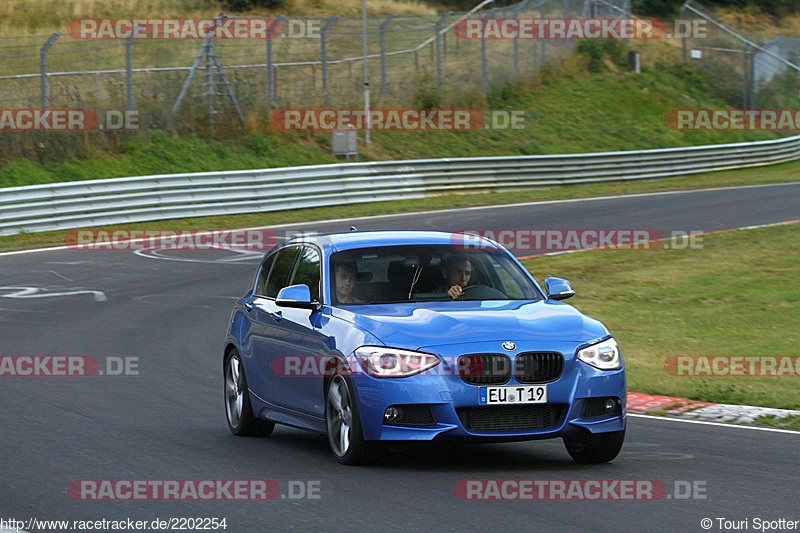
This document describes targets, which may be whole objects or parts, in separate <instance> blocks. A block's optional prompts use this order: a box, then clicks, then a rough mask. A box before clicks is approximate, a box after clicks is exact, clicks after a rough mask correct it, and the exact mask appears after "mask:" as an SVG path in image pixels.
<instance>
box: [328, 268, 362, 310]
mask: <svg viewBox="0 0 800 533" xmlns="http://www.w3.org/2000/svg"><path fill="white" fill-rule="evenodd" d="M335 271H336V301H337V302H339V303H340V304H356V303H363V301H361V300H359V299H358V298H354V297H353V296H352V294H351V293H352V292H353V289H354V288H355V286H356V283H357V282H358V267H357V266H356V264H355V262H351V261H347V262H343V263H337V264H336V269H335Z"/></svg>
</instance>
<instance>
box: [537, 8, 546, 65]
mask: <svg viewBox="0 0 800 533" xmlns="http://www.w3.org/2000/svg"><path fill="white" fill-rule="evenodd" d="M539 15H540V16H541V18H545V11H544V4H542V6H541V7H540V8H539ZM539 42H541V43H542V45H541V46H542V66H545V65H547V40H546V39H541V40H540V41H539Z"/></svg>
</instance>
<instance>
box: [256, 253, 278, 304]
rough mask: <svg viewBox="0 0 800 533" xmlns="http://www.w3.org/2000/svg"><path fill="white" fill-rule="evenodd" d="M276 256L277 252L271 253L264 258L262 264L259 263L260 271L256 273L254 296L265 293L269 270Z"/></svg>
mask: <svg viewBox="0 0 800 533" xmlns="http://www.w3.org/2000/svg"><path fill="white" fill-rule="evenodd" d="M277 256H278V254H272V255H271V256H269V257H267V258H266V259H265V260H264V264H262V265H261V271H260V272H259V273H258V282H257V283H256V296H264V295H265V294H266V290H267V277H268V276H269V271H270V269H271V268H272V264H273V263H274V262H275V258H276V257H277Z"/></svg>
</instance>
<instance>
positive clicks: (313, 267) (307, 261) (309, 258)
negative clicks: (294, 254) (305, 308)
mask: <svg viewBox="0 0 800 533" xmlns="http://www.w3.org/2000/svg"><path fill="white" fill-rule="evenodd" d="M298 283H304V284H306V285H308V288H309V289H310V290H311V300H312V301H316V302H318V301H319V252H317V250H316V249H314V248H311V247H310V246H307V247H305V248H303V252H302V254H301V255H300V260H299V261H298V263H297V270H296V271H295V273H294V279H293V280H292V285H297V284H298Z"/></svg>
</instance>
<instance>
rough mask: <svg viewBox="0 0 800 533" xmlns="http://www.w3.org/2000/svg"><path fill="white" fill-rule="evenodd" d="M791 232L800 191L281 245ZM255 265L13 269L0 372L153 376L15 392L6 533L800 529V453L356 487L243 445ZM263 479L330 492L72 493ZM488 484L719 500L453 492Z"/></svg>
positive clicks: (60, 261)
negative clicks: (238, 318)
mask: <svg viewBox="0 0 800 533" xmlns="http://www.w3.org/2000/svg"><path fill="white" fill-rule="evenodd" d="M343 216H346V212H345V211H344V210H343ZM796 219H800V183H794V184H786V185H773V186H761V187H747V188H731V189H720V190H713V191H695V192H685V193H669V194H657V195H638V196H630V197H619V198H608V199H596V200H582V201H570V202H554V203H544V204H536V205H519V206H511V207H509V206H504V207H502V208H482V209H477V208H476V209H459V210H452V211H445V212H437V213H422V214H411V215H401V216H386V217H378V218H370V219H364V220H360V221H359V220H356V221H352V222H351V221H346V222H344V221H339V222H330V223H308V224H300V225H295V226H290V227H289V226H286V227H281V228H279V229H278V230H276V232H284V231H287V230H310V231H318V232H326V231H331V230H345V231H346V230H347V229H348V228H349V226H350V224H355V225H357V226H358V227H359V229H362V230H365V229H390V228H393V229H438V230H444V231H452V230H463V229H506V228H537V229H547V228H576V229H579V228H630V229H634V228H649V229H656V230H659V231H662V232H669V231H673V230H677V231H716V230H723V229H730V228H735V227H743V226H752V225H761V224H771V223H778V222H782V221H789V220H796ZM152 227H153V228H157V227H158V223H157V222H156V223H153V224H152ZM521 255H524V254H521ZM259 257H260V254H258V255H257V254H231V253H229V252H199V251H182V252H164V253H163V254H160V255H159V256H158V257H155V256H154V255H153V254H146V253H145V254H137V253H134V252H130V251H126V252H108V251H92V252H88V251H75V250H67V249H60V250H51V251H42V252H36V253H23V254H9V255H0V340H1V341H2V342H0V347H1V348H0V350H1V351H2V352H1V354H3V355H90V356H94V357H96V358H97V359H98V360H105V358H106V357H107V356H115V357H138V358H139V369H138V370H139V375H138V376H108V375H103V376H99V375H98V376H92V377H83V378H54V377H51V378H48V377H31V378H25V377H3V378H0V380H2V381H0V450H1V453H0V518H6V519H7V518H11V517H14V518H17V519H25V520H27V519H28V518H31V517H34V518H37V519H41V520H65V519H68V520H101V519H107V520H122V519H127V518H131V519H134V520H148V521H151V520H153V519H156V518H159V519H168V518H175V517H177V518H180V517H183V518H190V517H194V518H206V517H208V518H213V517H217V518H220V519H221V518H223V517H224V518H226V522H227V529H226V530H225V531H229V532H233V533H260V532H273V531H274V532H284V531H286V532H290V531H298V532H302V531H308V532H317V531H320V532H342V533H343V532H350V531H352V532H362V533H373V532H374V533H382V532H412V531H414V532H431V533H435V532H449V531H452V532H459V533H464V532H481V533H492V532H509V533H518V532H522V531H538V532H544V533H567V532H576V533H578V532H580V533H587V532H615V533H625V532H631V533H643V532H663V533H671V532H675V533H687V532H688V533H691V532H701V531H715V532H716V531H720V529H719V528H718V527H717V524H716V520H715V522H714V526H713V527H712V528H711V529H709V530H704V529H702V528H701V525H700V522H701V520H702V519H703V518H712V519H716V518H717V517H724V518H728V519H731V520H743V519H749V522H750V525H751V526H752V524H753V519H754V518H755V517H761V518H764V519H769V520H777V519H780V518H791V519H800V516H798V514H797V513H798V511H797V495H798V490H797V479H798V474H800V468H799V467H798V461H797V458H798V452H797V450H798V445H800V434H798V433H791V432H773V431H761V430H753V429H747V428H731V427H721V426H713V425H700V424H691V423H685V422H676V421H670V420H653V419H648V418H639V417H636V418H635V417H629V419H628V435H627V440H626V443H625V447H624V448H623V451H622V453H621V454H620V456H619V457H618V458H617V460H616V461H615V462H614V463H612V464H608V465H600V466H588V467H587V466H582V465H577V464H575V463H573V462H572V461H571V460H570V458H569V456H568V455H567V453H566V451H565V450H564V448H563V445H562V443H561V441H560V440H550V441H540V442H529V443H515V444H493V445H481V446H465V445H458V446H455V445H449V446H441V445H435V446H427V447H415V448H409V449H403V450H395V451H394V452H392V453H390V454H389V455H388V456H387V459H386V462H385V463H384V464H381V465H378V466H371V467H345V466H340V465H338V464H337V463H336V462H335V461H334V459H333V458H332V457H331V456H330V453H329V451H328V449H327V442H326V440H325V438H324V437H321V436H319V435H315V434H310V433H305V432H302V431H299V430H294V429H289V428H285V427H280V426H279V427H277V428H276V430H275V432H274V433H273V435H272V436H271V437H270V438H268V439H259V438H237V437H234V436H232V435H231V434H230V433H229V431H228V428H227V427H226V423H225V415H224V407H223V401H222V375H221V355H222V354H221V348H222V340H223V335H224V333H225V326H226V321H227V319H228V316H229V313H230V308H231V304H232V303H233V301H234V300H235V299H236V298H238V297H240V296H241V295H242V294H243V292H244V290H245V287H246V286H247V285H248V284H249V283H250V281H251V279H252V275H253V271H254V265H255V264H256V263H257V262H258V260H259ZM561 274H562V275H564V277H567V278H569V273H568V272H565V273H561ZM20 288H27V289H20ZM579 297H580V295H578V298H576V300H575V304H576V305H577V306H578V307H580V298H579ZM676 334H679V332H677V331H676ZM623 342H624V340H623ZM254 478H259V479H260V478H269V479H274V480H276V481H277V482H278V483H279V484H280V486H281V492H282V494H283V495H284V496H285V495H287V492H288V485H289V481H291V480H294V481H296V480H302V481H319V496H320V498H319V499H302V500H292V499H289V498H286V499H281V498H278V499H276V500H274V501H270V502H192V501H127V502H122V501H115V502H91V501H76V500H73V499H71V498H70V497H69V496H68V494H67V490H66V489H67V485H68V484H69V482H70V481H72V480H77V479H254ZM489 478H512V479H523V478H524V479H533V478H535V479H652V480H660V481H662V482H664V483H665V485H666V487H667V494H668V496H673V494H672V489H673V487H674V484H675V482H676V481H678V482H683V481H689V482H699V483H700V485H702V484H703V483H704V487H705V496H706V498H705V499H694V498H691V499H676V498H675V497H672V498H669V497H666V498H664V499H661V500H659V501H611V502H608V501H585V502H574V501H573V502H563V501H555V502H480V501H461V500H459V499H457V498H456V497H455V496H454V494H453V486H454V484H455V483H456V482H457V481H458V480H462V479H489ZM33 529H34V531H44V530H45V529H44V528H35V527H34V528H33ZM750 530H752V531H755V530H754V529H743V531H750ZM50 531H56V530H55V529H50ZM69 531H76V529H73V528H70V529H69Z"/></svg>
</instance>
